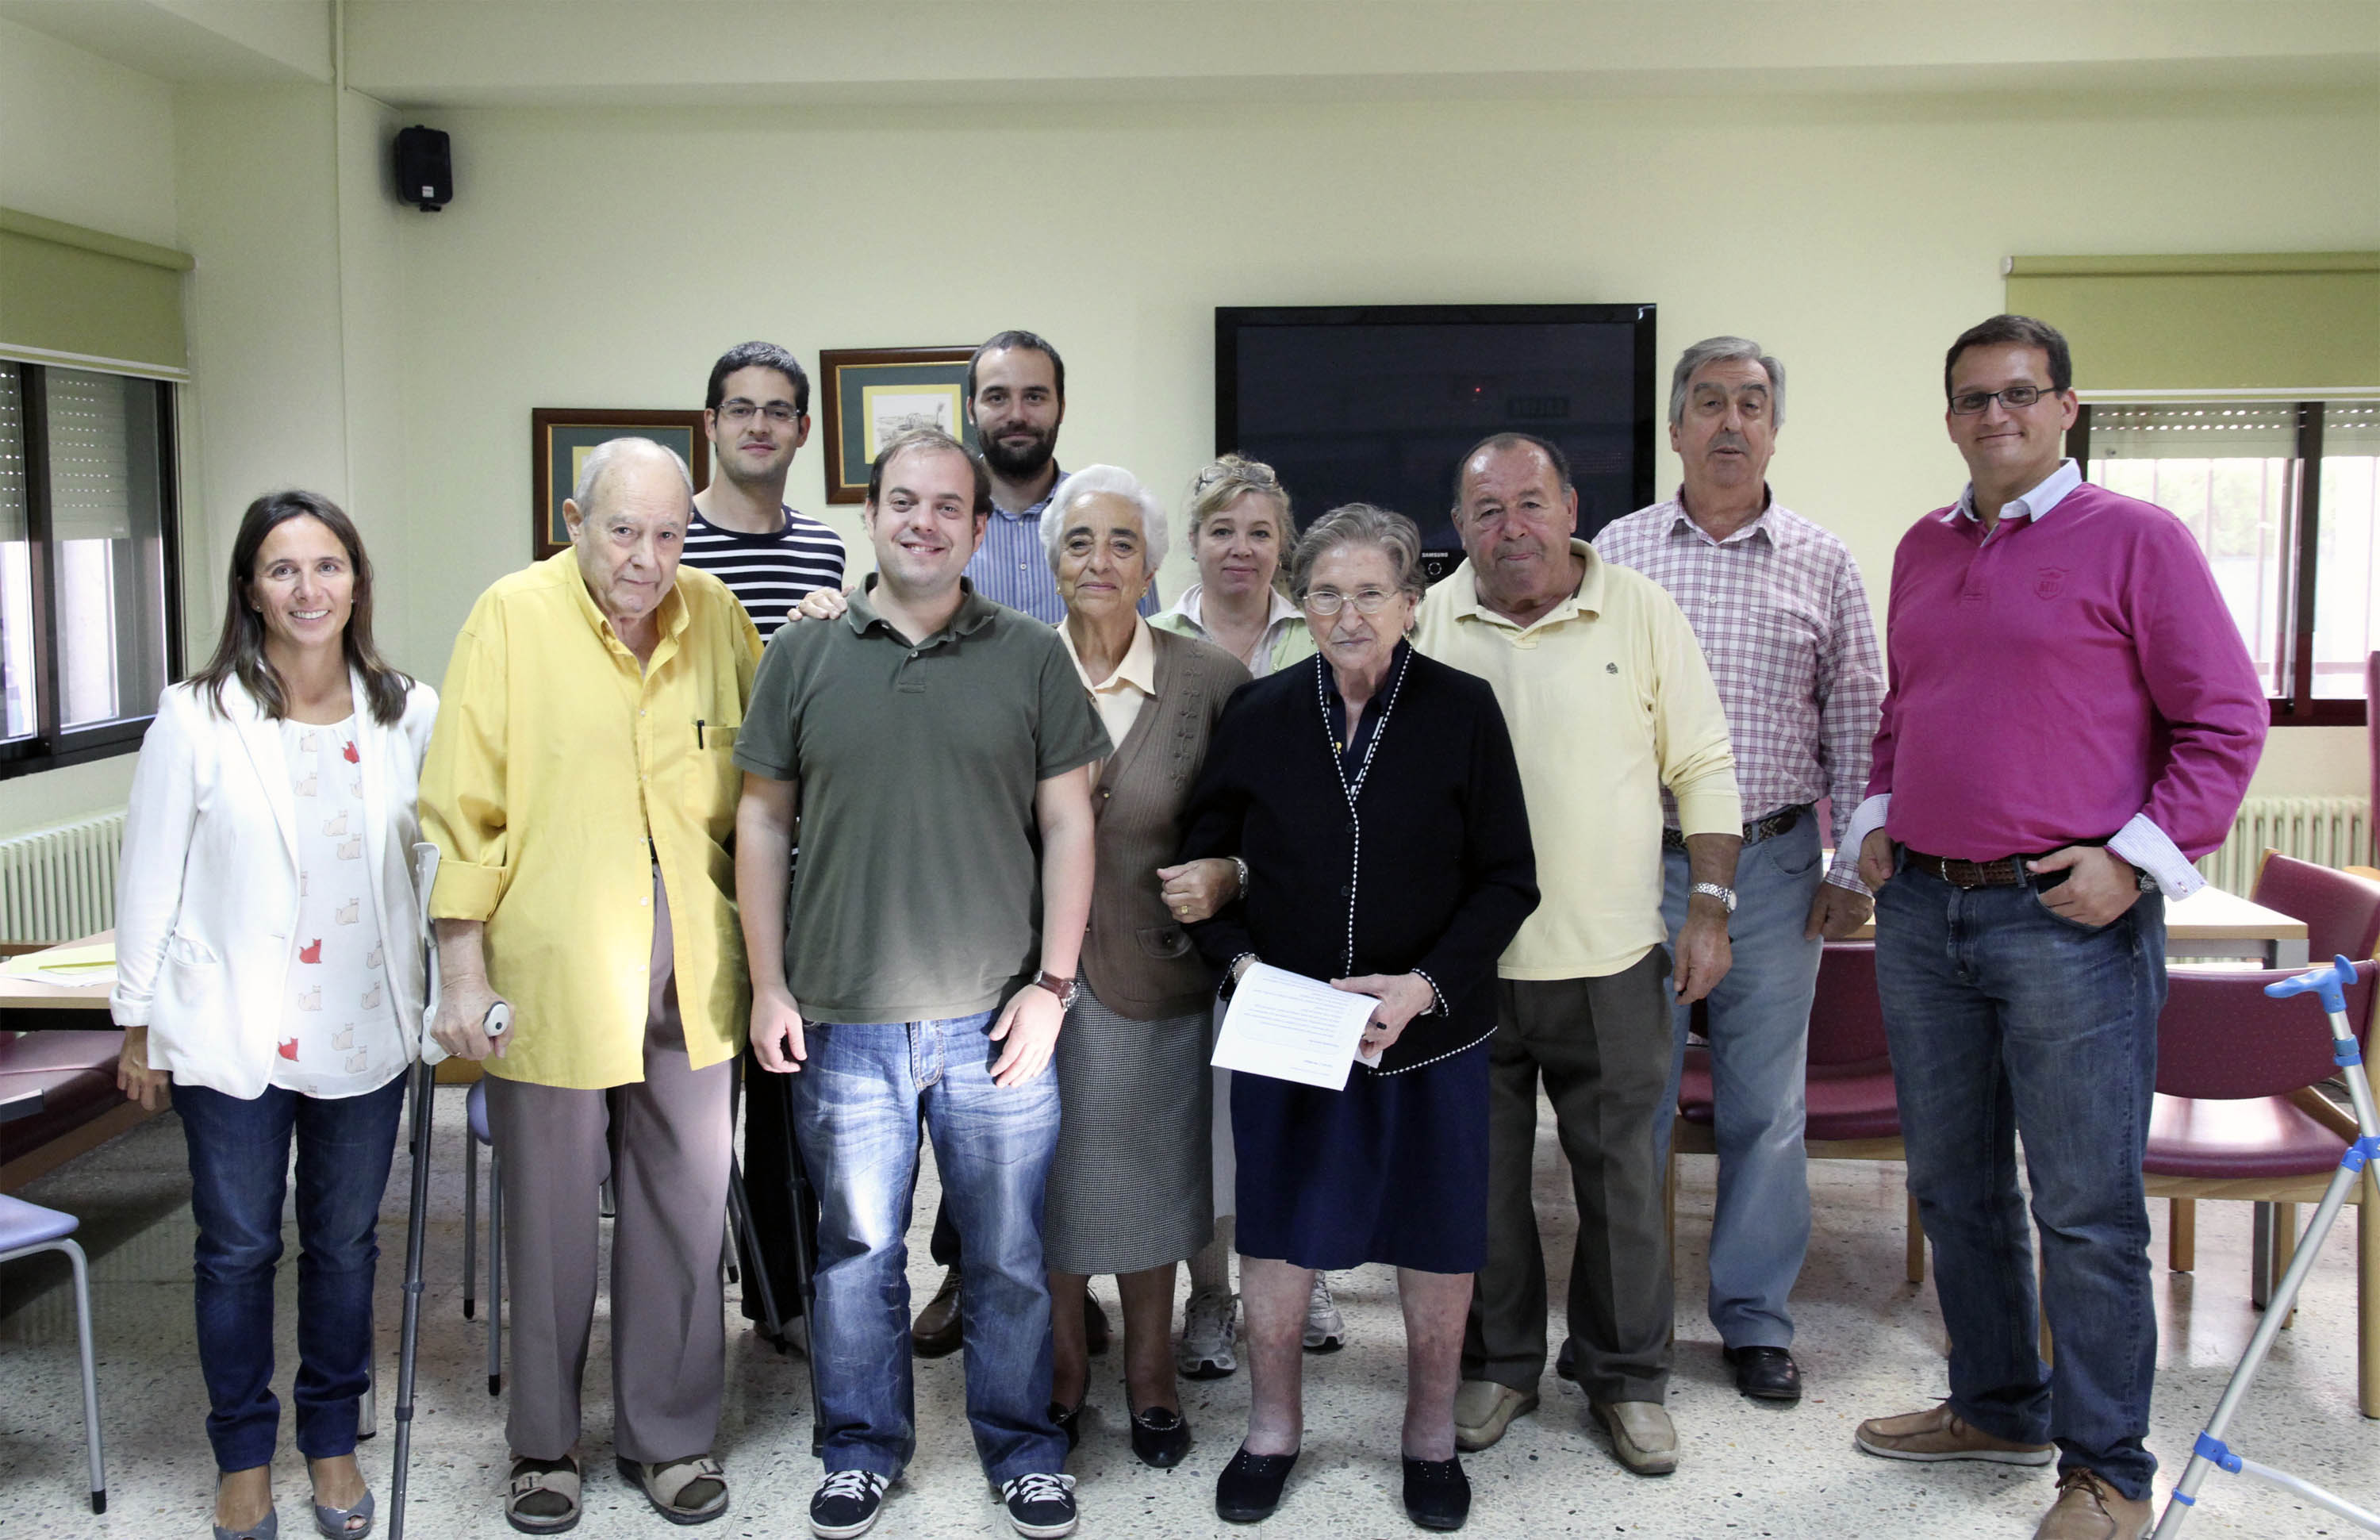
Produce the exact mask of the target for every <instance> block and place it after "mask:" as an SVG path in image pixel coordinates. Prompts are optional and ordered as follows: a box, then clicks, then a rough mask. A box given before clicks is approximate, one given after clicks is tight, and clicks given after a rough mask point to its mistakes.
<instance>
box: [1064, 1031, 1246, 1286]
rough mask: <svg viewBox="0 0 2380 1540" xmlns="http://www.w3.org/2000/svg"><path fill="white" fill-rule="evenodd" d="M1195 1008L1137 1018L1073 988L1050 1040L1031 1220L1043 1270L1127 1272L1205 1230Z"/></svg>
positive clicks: (1206, 1151)
mask: <svg viewBox="0 0 2380 1540" xmlns="http://www.w3.org/2000/svg"><path fill="white" fill-rule="evenodd" d="M1210 1019H1211V1018H1210V1016H1209V1013H1208V1012H1206V1011H1204V1010H1199V1011H1194V1012H1192V1013H1189V1014H1188V1015H1184V1016H1168V1017H1165V1018H1162V1019H1160V1020H1158V1021H1153V1022H1136V1021H1133V1020H1131V1019H1130V1018H1129V1017H1125V1016H1119V1015H1117V1014H1116V1013H1114V1012H1112V1011H1111V1010H1109V1009H1108V1008H1107V1007H1106V1006H1105V1005H1102V1004H1100V1003H1099V997H1098V996H1096V995H1094V994H1092V993H1091V990H1090V987H1089V985H1087V984H1086V985H1084V986H1082V987H1081V989H1080V992H1079V993H1077V994H1076V996H1075V1003H1074V1005H1073V1007H1072V1008H1071V1009H1070V1010H1068V1011H1067V1013H1066V1025H1065V1027H1064V1029H1063V1030H1062V1031H1061V1032H1060V1033H1059V1034H1058V1053H1057V1061H1056V1064H1057V1072H1058V1104H1059V1125H1058V1153H1057V1155H1056V1156H1055V1158H1052V1159H1051V1161H1050V1183H1049V1187H1048V1191H1047V1195H1046V1197H1045V1198H1044V1199H1043V1203H1042V1212H1041V1255H1042V1264H1043V1266H1044V1267H1048V1268H1049V1269H1050V1271H1051V1272H1059V1273H1087V1274H1099V1273H1136V1272H1139V1271H1140V1270H1141V1269H1142V1268H1144V1267H1161V1266H1162V1265H1164V1264H1165V1263H1168V1262H1179V1261H1181V1260H1182V1259H1183V1258H1184V1257H1186V1256H1188V1255H1190V1254H1191V1253H1192V1252H1194V1251H1196V1250H1197V1249H1198V1248H1199V1247H1200V1246H1203V1245H1205V1244H1206V1243H1207V1240H1208V1236H1210V1235H1212V1234H1213V1233H1214V1185H1213V1183H1214V1172H1213V1166H1212V1160H1213V1157H1212V1154H1211V1145H1210V1138H1211V1134H1210V1129H1209V1120H1210V1116H1211V1113H1210V1107H1211V1092H1210V1090H1209V1082H1210V1076H1209V1073H1208V1067H1207V1040H1208V1025H1209V1022H1210Z"/></svg>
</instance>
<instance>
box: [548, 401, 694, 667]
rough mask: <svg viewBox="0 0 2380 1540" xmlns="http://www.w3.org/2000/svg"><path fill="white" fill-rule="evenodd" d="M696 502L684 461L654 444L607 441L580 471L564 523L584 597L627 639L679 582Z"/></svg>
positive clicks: (624, 439) (634, 440) (564, 506)
mask: <svg viewBox="0 0 2380 1540" xmlns="http://www.w3.org/2000/svg"><path fill="white" fill-rule="evenodd" d="M693 498H694V479H693V478H692V477H691V476H689V475H688V474H687V473H686V462H685V461H684V460H681V459H679V458H678V457H677V454H676V452H675V451H674V450H670V449H666V448H663V447H662V445H660V444H657V443H653V441H652V440H650V439H631V438H623V439H611V440H608V441H606V442H605V443H601V444H598V445H596V447H595V449H594V451H593V452H592V453H591V454H589V455H588V456H587V462H586V464H584V465H583V466H581V467H579V469H578V484H577V487H576V488H574V489H573V495H572V497H571V498H570V500H569V501H568V502H566V503H564V504H563V505H562V517H563V522H564V523H565V524H567V525H568V526H569V527H570V543H571V546H572V547H573V549H574V550H575V551H576V552H577V559H578V575H579V576H580V577H581V578H583V579H585V581H586V584H587V596H588V597H589V599H592V600H594V601H595V607H596V608H597V609H598V610H601V611H602V612H603V614H604V616H605V617H606V618H607V619H609V620H610V621H611V622H612V625H613V630H615V631H617V632H620V633H621V634H622V635H623V636H624V637H625V635H626V634H627V633H629V632H630V631H632V630H636V629H638V628H640V627H641V626H642V625H643V624H644V623H645V622H646V621H648V620H650V618H651V616H652V613H653V612H654V611H656V610H658V609H659V608H661V602H662V598H663V597H664V596H666V595H667V594H668V593H669V591H670V589H671V588H674V587H675V585H676V583H677V563H678V556H679V554H680V553H681V552H683V550H684V549H685V545H686V517H687V515H688V514H689V513H690V512H691V511H692V509H693V506H694V503H693Z"/></svg>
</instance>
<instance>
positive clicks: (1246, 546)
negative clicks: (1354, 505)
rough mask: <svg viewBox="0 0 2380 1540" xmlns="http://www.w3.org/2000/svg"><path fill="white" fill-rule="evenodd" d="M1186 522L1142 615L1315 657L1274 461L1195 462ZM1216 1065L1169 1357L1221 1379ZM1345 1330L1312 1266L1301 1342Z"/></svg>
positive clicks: (1242, 657) (1228, 1122)
mask: <svg viewBox="0 0 2380 1540" xmlns="http://www.w3.org/2000/svg"><path fill="white" fill-rule="evenodd" d="M1189 534H1190V556H1191V559H1192V560H1193V561H1195V562H1196V563H1197V564H1198V581H1197V582H1196V583H1194V584H1192V585H1191V586H1190V587H1189V588H1187V589H1186V590H1184V593H1183V595H1182V597H1181V599H1180V600H1177V601H1176V602H1175V604H1174V605H1173V607H1172V609H1170V610H1167V611H1166V612H1163V613H1162V614H1157V615H1151V616H1150V617H1149V620H1148V624H1151V625H1153V626H1156V627H1157V628H1159V629H1160V630H1164V631H1172V632H1174V633H1176V634H1177V635H1180V636H1184V637H1196V638H1197V639H1198V640H1199V641H1202V642H1211V643H1213V644H1214V645H1215V646H1217V647H1220V648H1221V649H1223V650H1224V651H1226V652H1228V653H1230V654H1231V655H1232V656H1233V657H1234V658H1237V659H1238V660H1239V661H1241V662H1243V663H1245V664H1246V665H1247V670H1248V672H1249V673H1252V674H1254V675H1255V676H1256V677H1257V678H1259V679H1261V678H1263V677H1264V676H1265V675H1266V674H1268V673H1272V672H1273V671H1274V670H1276V669H1281V668H1286V667H1288V666H1289V665H1290V664H1292V663H1294V662H1296V661H1299V660H1300V659H1303V658H1309V657H1312V656H1313V655H1314V636H1313V633H1311V632H1310V631H1308V630H1307V629H1306V625H1305V615H1304V614H1303V613H1301V612H1299V610H1298V608H1297V606H1296V605H1294V604H1293V603H1291V602H1290V600H1289V595H1288V593H1287V591H1286V585H1285V584H1284V583H1283V581H1282V578H1281V564H1282V562H1283V561H1285V560H1286V559H1287V558H1288V555H1289V550H1290V547H1291V546H1293V545H1294V544H1296V543H1297V525H1296V522H1295V521H1294V520H1293V518H1292V517H1291V516H1290V511H1289V493H1288V492H1287V491H1284V490H1283V489H1282V487H1281V478H1279V477H1278V476H1275V475H1274V474H1273V469H1272V467H1270V466H1269V465H1266V464H1265V463H1264V462H1263V461H1261V460H1247V459H1243V458H1241V457H1240V456H1239V455H1224V456H1223V457H1222V458H1221V459H1220V460H1217V461H1215V462H1214V463H1213V464H1211V465H1209V466H1208V467H1207V468H1206V469H1204V470H1202V471H1200V472H1199V473H1198V475H1197V478H1196V479H1195V480H1193V481H1192V482H1191V483H1190V505H1189ZM1159 875H1160V876H1163V875H1164V873H1162V872H1160V874H1159ZM1214 1074H1215V1106H1216V1107H1217V1108H1218V1109H1220V1110H1221V1111H1220V1113H1219V1115H1218V1116H1217V1117H1216V1119H1215V1122H1214V1148H1215V1188H1214V1190H1215V1199H1216V1209H1217V1212H1216V1215H1215V1238H1214V1239H1213V1240H1212V1241H1210V1242H1208V1243H1207V1244H1206V1245H1205V1246H1204V1247H1202V1248H1201V1249H1200V1250H1199V1251H1197V1252H1196V1253H1195V1254H1194V1255H1192V1256H1191V1258H1190V1303H1189V1304H1188V1305H1187V1306H1186V1307H1185V1308H1184V1311H1183V1316H1182V1340H1181V1342H1180V1343H1179V1344H1178V1345H1177V1346H1176V1348H1175V1351H1174V1356H1173V1361H1174V1366H1175V1368H1176V1369H1178V1370H1179V1371H1180V1372H1181V1373H1182V1374H1183V1376H1185V1377H1187V1378H1190V1379H1220V1378H1221V1377H1222V1376H1225V1375H1228V1374H1231V1373H1233V1371H1234V1370H1236V1369H1237V1368H1238V1367H1239V1358H1238V1355H1237V1354H1236V1352H1234V1351H1233V1340H1234V1338H1235V1337H1236V1336H1237V1326H1238V1319H1239V1303H1240V1302H1239V1299H1238V1297H1237V1296H1236V1295H1234V1294H1233V1292H1232V1277H1231V1253H1232V1230H1233V1224H1232V1221H1233V1214H1232V1213H1231V1212H1230V1204H1231V1201H1232V1193H1233V1158H1232V1119H1231V1114H1230V1108H1231V1105H1232V1098H1231V1089H1230V1075H1231V1072H1230V1071H1228V1070H1217V1071H1215V1072H1214ZM1346 1339H1347V1328H1346V1325H1345V1323H1343V1322H1342V1320H1341V1319H1340V1316H1339V1309H1338V1306H1337V1305H1335V1304H1332V1303H1331V1301H1330V1286H1329V1284H1328V1283H1326V1282H1325V1281H1324V1279H1323V1275H1322V1274H1320V1273H1317V1274H1315V1275H1314V1293H1313V1297H1312V1298H1311V1299H1310V1300H1309V1301H1308V1302H1307V1304H1306V1309H1305V1346H1306V1348H1307V1349H1308V1350H1309V1351H1310V1352H1330V1351H1332V1350H1333V1349H1335V1348H1339V1347H1342V1346H1343V1345H1344V1344H1345V1342H1346Z"/></svg>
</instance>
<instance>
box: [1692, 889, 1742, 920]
mask: <svg viewBox="0 0 2380 1540" xmlns="http://www.w3.org/2000/svg"><path fill="white" fill-rule="evenodd" d="M1692 891H1694V892H1697V893H1708V894H1709V895H1710V896H1711V897H1713V898H1715V899H1717V900H1718V901H1719V902H1720V903H1724V904H1726V905H1727V912H1728V913H1729V914H1730V915H1732V914H1734V913H1735V890H1734V889H1733V888H1722V887H1720V886H1719V885H1718V883H1716V882H1697V883H1695V884H1694V888H1693V890H1692Z"/></svg>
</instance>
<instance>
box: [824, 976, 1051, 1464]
mask: <svg viewBox="0 0 2380 1540" xmlns="http://www.w3.org/2000/svg"><path fill="white" fill-rule="evenodd" d="M992 1021H993V1013H990V1012H989V1011H987V1012H984V1013H980V1014H978V1015H973V1016H961V1017H956V1018H952V1019H948V1020H942V1021H922V1022H892V1023H887V1024H883V1025H843V1024H839V1023H833V1022H811V1023H809V1024H808V1026H807V1049H808V1053H809V1058H808V1059H807V1061H804V1063H803V1065H802V1068H801V1071H800V1073H797V1074H795V1076H794V1127H795V1132H796V1133H797V1134H798V1135H799V1137H800V1140H801V1146H802V1160H803V1163H804V1164H805V1165H807V1167H808V1168H809V1172H810V1180H811V1182H812V1183H813V1184H814V1185H815V1186H816V1187H817V1188H818V1193H819V1231H818V1271H817V1295H818V1304H817V1311H816V1314H815V1316H813V1318H812V1320H811V1322H810V1362H811V1364H812V1366H813V1367H812V1372H813V1373H815V1374H816V1375H817V1376H819V1395H820V1401H821V1402H822V1403H823V1405H824V1408H825V1421H826V1442H825V1448H824V1459H825V1461H826V1468H827V1469H828V1470H830V1471H846V1470H861V1471H873V1472H875V1473H877V1474H879V1475H881V1476H884V1477H885V1478H887V1479H888V1480H889V1479H891V1478H892V1477H894V1476H898V1475H899V1474H900V1473H901V1472H902V1469H903V1468H904V1467H905V1466H906V1465H907V1464H908V1462H909V1460H910V1457H911V1456H912V1455H914V1454H915V1453H916V1452H917V1399H916V1392H915V1388H914V1385H913V1382H912V1377H911V1364H910V1351H909V1277H908V1256H909V1252H908V1245H907V1243H906V1241H905V1236H906V1235H907V1233H908V1230H909V1219H910V1200H911V1196H912V1192H913V1189H914V1187H915V1184H916V1182H917V1126H918V1122H919V1119H920V1117H922V1118H923V1120H924V1122H925V1126H926V1132H927V1135H928V1137H929V1138H930V1139H932V1141H933V1145H934V1164H935V1167H936V1169H937V1170H939V1171H940V1172H941V1179H942V1192H943V1195H944V1200H945V1204H946V1206H947V1207H948V1210H949V1213H950V1217H951V1219H953V1222H954V1223H956V1225H957V1226H958V1231H959V1237H960V1241H961V1243H962V1249H963V1253H964V1257H965V1260H964V1261H963V1263H962V1264H961V1266H962V1267H963V1268H964V1272H963V1275H962V1283H961V1288H960V1296H959V1297H960V1301H961V1305H962V1311H961V1322H962V1327H963V1331H964V1341H965V1347H966V1408H967V1424H968V1425H969V1426H970V1427H971V1428H973V1429H974V1431H975V1443H976V1454H977V1458H979V1459H980V1460H981V1461H982V1462H983V1468H984V1473H985V1474H986V1475H988V1476H990V1478H991V1480H992V1481H993V1482H994V1483H995V1484H997V1483H1001V1482H1004V1481H1008V1480H1011V1479H1013V1478H1014V1477H1016V1476H1020V1475H1024V1474H1026V1473H1029V1472H1037V1471H1038V1472H1049V1473H1055V1472H1057V1471H1059V1470H1060V1469H1062V1467H1063V1465H1064V1463H1065V1458H1066V1439H1065V1436H1064V1435H1063V1434H1062V1433H1060V1432H1059V1431H1058V1429H1057V1425H1055V1424H1054V1423H1052V1422H1051V1421H1050V1287H1049V1280H1048V1278H1047V1276H1046V1275H1045V1274H1044V1273H1043V1271H1042V1267H1041V1197H1042V1188H1043V1185H1044V1183H1045V1182H1046V1180H1047V1178H1048V1175H1049V1170H1050V1156H1051V1154H1052V1153H1053V1152H1054V1151H1055V1149H1056V1148H1057V1144H1058V1076H1057V1073H1056V1071H1055V1069H1054V1068H1053V1069H1051V1070H1049V1071H1045V1072H1044V1073H1042V1074H1041V1076H1040V1077H1039V1078H1038V1079H1036V1080H1033V1081H1030V1082H1028V1083H1026V1084H1025V1085H1012V1086H1002V1085H994V1084H993V1083H992V1079H991V1073H990V1070H991V1065H992V1062H993V1061H994V1060H995V1059H997V1058H998V1057H999V1054H1000V1050H1001V1047H1002V1045H1001V1044H999V1043H995V1042H993V1041H992V1040H991V1038H990V1031H991V1025H992Z"/></svg>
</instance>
